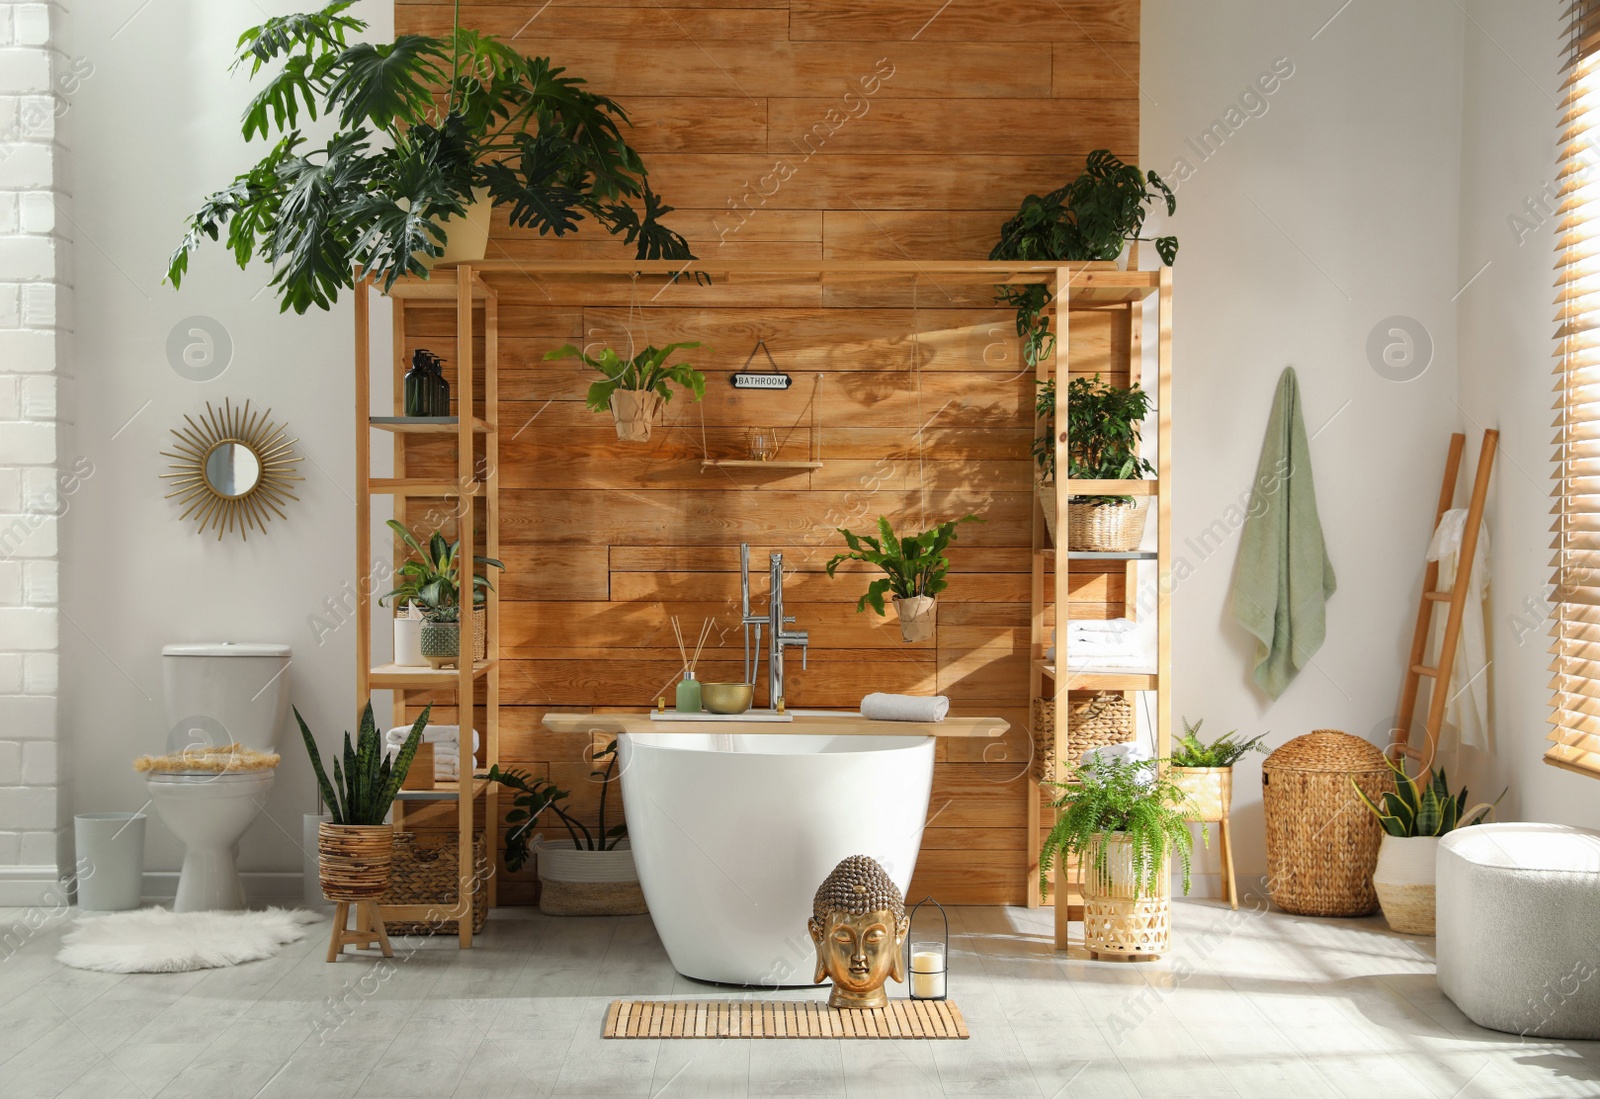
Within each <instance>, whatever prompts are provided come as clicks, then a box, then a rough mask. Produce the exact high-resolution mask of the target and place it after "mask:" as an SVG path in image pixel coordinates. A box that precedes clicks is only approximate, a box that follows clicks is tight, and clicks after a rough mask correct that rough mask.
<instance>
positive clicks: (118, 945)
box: [56, 908, 323, 973]
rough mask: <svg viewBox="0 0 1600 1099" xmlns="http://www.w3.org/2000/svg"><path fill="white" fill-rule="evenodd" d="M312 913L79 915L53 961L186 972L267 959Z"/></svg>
mask: <svg viewBox="0 0 1600 1099" xmlns="http://www.w3.org/2000/svg"><path fill="white" fill-rule="evenodd" d="M322 919H323V917H322V916H320V915H318V914H317V913H315V912H306V911H302V910H296V909H288V908H269V909H267V910H266V911H264V912H170V911H168V910H167V909H165V908H141V909H138V910H137V911H133V912H112V913H109V914H107V915H104V916H84V917H81V918H80V919H79V920H78V922H77V925H76V926H75V927H73V929H72V930H71V931H69V932H67V934H66V936H65V937H64V938H63V939H62V940H61V942H62V946H61V952H60V953H59V954H57V955H56V961H58V962H60V963H61V964H62V965H69V966H71V967H72V968H74V969H95V970H99V971H100V972H102V973H185V972H188V971H189V970H191V969H218V968H220V967H222V966H228V965H238V964H239V963H240V962H253V961H257V960H259V959H261V958H270V957H272V956H273V955H274V954H276V953H277V952H278V950H279V949H280V948H281V947H282V946H283V945H284V944H285V943H292V942H297V941H299V940H300V939H303V938H305V937H306V926H305V925H306V924H310V923H317V922H319V921H321V920H322Z"/></svg>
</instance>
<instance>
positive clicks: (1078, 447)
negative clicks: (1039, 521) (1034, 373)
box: [1033, 374, 1156, 553]
mask: <svg viewBox="0 0 1600 1099" xmlns="http://www.w3.org/2000/svg"><path fill="white" fill-rule="evenodd" d="M1034 411H1035V413H1036V414H1037V416H1038V418H1039V420H1040V421H1042V422H1043V424H1044V432H1043V434H1041V435H1039V436H1038V437H1037V438H1035V439H1034V441H1033V456H1034V459H1035V460H1036V461H1037V462H1038V464H1039V483H1038V495H1039V506H1040V507H1041V508H1042V509H1043V510H1044V522H1045V527H1046V528H1047V529H1048V530H1049V532H1050V539H1051V541H1052V542H1054V541H1056V521H1057V512H1056V447H1055V434H1056V383H1055V379H1054V378H1052V379H1050V380H1049V381H1044V382H1040V383H1039V389H1038V398H1037V403H1036V405H1035V408H1034ZM1149 415H1150V395H1149V394H1148V393H1146V392H1145V391H1144V390H1143V389H1141V388H1140V387H1139V384H1138V383H1137V382H1135V383H1134V384H1133V385H1131V386H1129V387H1128V388H1127V389H1119V388H1117V387H1116V386H1114V385H1112V384H1110V383H1109V382H1103V381H1101V380H1100V375H1098V374H1096V375H1095V376H1094V378H1093V379H1089V378H1074V379H1072V381H1071V383H1069V384H1068V386H1067V478H1068V480H1090V481H1134V480H1139V479H1140V478H1142V477H1144V475H1145V474H1147V473H1154V472H1155V471H1156V470H1155V466H1153V465H1151V464H1150V462H1149V461H1147V460H1146V459H1144V458H1142V457H1140V455H1139V442H1140V438H1141V432H1142V430H1143V424H1144V420H1145V418H1146V417H1148V416H1149ZM1149 513H1150V497H1148V496H1137V497H1135V496H1088V495H1079V496H1072V497H1069V498H1068V500H1067V545H1068V546H1070V547H1071V548H1072V549H1076V550H1095V551H1101V552H1106V551H1110V552H1116V553H1126V552H1128V551H1130V550H1136V549H1138V548H1139V543H1140V542H1141V541H1142V540H1143V539H1144V526H1145V520H1146V518H1147V517H1148V516H1149Z"/></svg>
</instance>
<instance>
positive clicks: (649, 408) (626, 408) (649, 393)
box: [611, 389, 663, 443]
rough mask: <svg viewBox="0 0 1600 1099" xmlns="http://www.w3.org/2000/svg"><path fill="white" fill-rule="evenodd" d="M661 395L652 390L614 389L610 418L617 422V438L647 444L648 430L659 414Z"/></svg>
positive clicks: (653, 424) (648, 438)
mask: <svg viewBox="0 0 1600 1099" xmlns="http://www.w3.org/2000/svg"><path fill="white" fill-rule="evenodd" d="M662 403H663V402H662V400H661V394H659V393H657V392H655V391H654V390H651V389H647V390H644V391H642V392H641V391H639V390H633V389H615V390H612V392H611V417H612V419H614V420H615V421H616V422H617V438H619V439H621V440H623V441H624V442H629V443H648V442H649V441H650V429H651V428H652V427H654V426H655V422H656V417H657V416H658V415H660V413H661V406H662Z"/></svg>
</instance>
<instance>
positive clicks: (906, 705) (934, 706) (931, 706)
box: [861, 691, 950, 721]
mask: <svg viewBox="0 0 1600 1099" xmlns="http://www.w3.org/2000/svg"><path fill="white" fill-rule="evenodd" d="M949 712H950V700H949V699H948V698H946V697H945V696H944V695H891V694H882V693H879V692H876V691H875V692H873V693H872V694H869V695H868V696H867V697H866V698H863V699H862V700H861V716H862V717H865V718H870V719H872V720H873V721H943V720H944V719H945V715H946V714H948V713H949Z"/></svg>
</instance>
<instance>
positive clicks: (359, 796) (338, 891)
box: [294, 701, 433, 901]
mask: <svg viewBox="0 0 1600 1099" xmlns="http://www.w3.org/2000/svg"><path fill="white" fill-rule="evenodd" d="M432 710H433V707H431V706H429V707H427V708H425V709H424V710H423V711H422V715H421V716H420V717H418V718H417V720H416V723H415V724H414V725H412V726H411V732H410V733H409V734H408V735H407V736H406V740H405V743H404V744H402V745H401V746H400V750H399V751H398V752H397V753H395V755H394V757H393V758H392V759H391V758H390V756H389V753H387V752H385V751H384V747H383V737H382V735H381V734H380V733H379V732H378V726H377V722H376V721H375V720H374V719H373V716H372V703H371V701H368V702H367V707H366V709H365V710H363V711H362V713H361V726H360V729H359V731H358V732H357V734H356V742H355V744H353V745H352V744H351V743H350V734H349V733H348V732H346V733H345V734H344V755H343V757H342V760H341V757H339V756H335V757H334V760H333V780H332V781H329V778H328V772H327V771H326V770H324V769H323V766H322V753H321V752H320V751H318V750H317V741H316V738H315V737H313V736H312V735H311V730H310V728H308V727H307V726H306V720H305V718H303V717H301V716H300V711H299V710H298V709H296V710H295V711H294V719H295V721H296V722H298V723H299V725H300V736H301V737H302V738H303V739H304V740H305V744H306V754H307V755H308V756H310V757H311V769H312V770H313V771H314V772H316V776H317V789H318V790H320V791H321V793H322V801H323V804H324V805H326V806H327V810H328V813H329V815H330V816H331V817H332V820H329V821H323V822H322V823H321V824H320V825H318V826H317V851H318V856H319V867H320V876H321V880H322V893H323V895H324V896H325V897H327V898H328V899H329V900H333V901H370V900H375V899H376V898H378V897H381V896H382V895H383V894H384V891H385V890H386V889H388V886H389V868H390V860H391V858H392V857H393V851H394V829H393V828H392V827H390V826H389V825H387V824H385V823H384V822H383V818H384V817H385V816H387V815H388V813H389V807H390V805H392V804H393V802H394V798H395V794H396V793H398V792H399V790H400V784H401V783H402V782H404V781H405V777H406V772H408V771H409V770H410V769H411V760H412V759H413V758H414V757H415V756H416V754H417V745H419V744H421V743H422V731H423V730H424V729H426V728H427V726H428V715H429V714H430V713H431V712H432Z"/></svg>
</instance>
